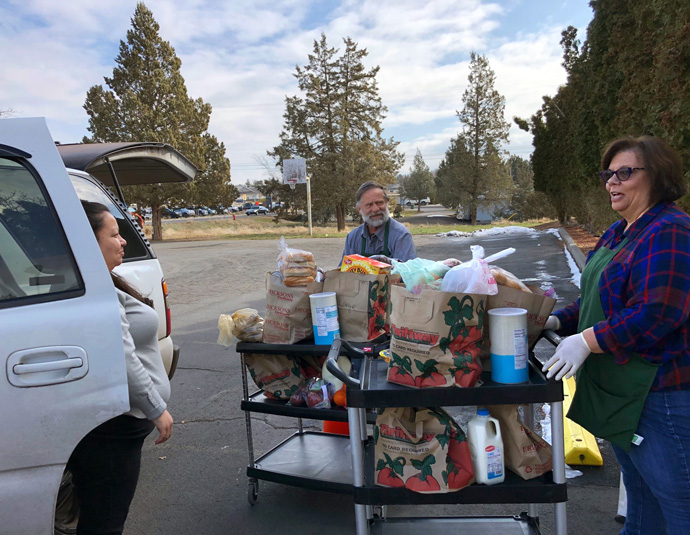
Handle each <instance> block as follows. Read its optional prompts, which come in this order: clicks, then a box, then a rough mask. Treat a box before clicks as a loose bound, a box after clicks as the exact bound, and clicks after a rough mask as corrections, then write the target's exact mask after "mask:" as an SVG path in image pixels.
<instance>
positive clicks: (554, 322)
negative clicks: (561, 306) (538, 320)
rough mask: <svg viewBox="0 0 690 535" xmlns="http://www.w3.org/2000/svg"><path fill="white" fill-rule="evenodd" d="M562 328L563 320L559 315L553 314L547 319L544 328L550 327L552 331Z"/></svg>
mask: <svg viewBox="0 0 690 535" xmlns="http://www.w3.org/2000/svg"><path fill="white" fill-rule="evenodd" d="M560 328H561V320H559V319H558V316H554V315H553V314H551V315H550V316H549V319H547V320H546V323H545V324H544V329H550V330H552V331H557V330H559V329H560Z"/></svg>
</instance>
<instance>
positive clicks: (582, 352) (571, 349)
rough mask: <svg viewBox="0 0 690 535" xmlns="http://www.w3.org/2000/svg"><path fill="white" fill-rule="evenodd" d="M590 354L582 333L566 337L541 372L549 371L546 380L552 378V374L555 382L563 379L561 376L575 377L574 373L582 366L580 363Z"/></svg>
mask: <svg viewBox="0 0 690 535" xmlns="http://www.w3.org/2000/svg"><path fill="white" fill-rule="evenodd" d="M590 353H591V351H590V349H589V346H588V345H587V342H586V341H585V337H584V335H583V334H582V333H578V334H576V335H574V336H568V337H567V338H564V339H563V341H562V342H561V343H560V344H558V347H557V348H556V352H555V353H554V354H553V357H551V358H550V359H549V361H548V362H547V363H546V364H544V366H543V367H542V369H541V371H543V372H545V371H546V370H549V373H547V374H546V377H547V379H550V378H551V377H553V376H554V374H555V375H556V380H557V381H560V380H561V379H563V376H565V378H566V379H569V378H570V377H572V376H573V375H575V372H576V371H577V370H578V368H579V367H580V366H582V363H583V362H584V361H585V360H586V359H587V357H589V354H590ZM549 368H550V369H549Z"/></svg>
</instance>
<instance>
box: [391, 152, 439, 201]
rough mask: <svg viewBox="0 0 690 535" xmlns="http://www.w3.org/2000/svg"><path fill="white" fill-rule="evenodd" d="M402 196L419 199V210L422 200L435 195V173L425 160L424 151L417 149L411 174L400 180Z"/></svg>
mask: <svg viewBox="0 0 690 535" xmlns="http://www.w3.org/2000/svg"><path fill="white" fill-rule="evenodd" d="M399 182H400V196H401V197H405V198H406V199H412V200H415V201H417V211H418V212H419V211H421V209H422V205H421V200H422V199H424V198H425V197H433V196H434V174H433V173H432V172H431V171H430V170H429V166H428V165H427V164H426V163H425V162H424V158H422V153H421V152H420V151H419V149H417V153H416V154H415V157H414V160H413V162H412V169H410V174H409V175H408V176H406V177H403V178H402V179H401V180H400V181H399Z"/></svg>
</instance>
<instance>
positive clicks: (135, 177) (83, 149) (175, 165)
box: [57, 142, 199, 202]
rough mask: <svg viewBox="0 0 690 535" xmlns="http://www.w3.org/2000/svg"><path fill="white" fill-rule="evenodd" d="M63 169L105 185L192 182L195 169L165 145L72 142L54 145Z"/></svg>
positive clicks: (178, 153)
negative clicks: (79, 173)
mask: <svg viewBox="0 0 690 535" xmlns="http://www.w3.org/2000/svg"><path fill="white" fill-rule="evenodd" d="M57 149H58V152H59V153H60V156H61V157H62V161H63V162H64V163H65V167H69V168H71V169H78V170H80V171H86V172H88V173H90V174H92V175H93V176H95V177H96V178H98V179H99V180H100V181H101V182H103V183H104V184H105V185H107V186H114V187H115V189H116V190H117V192H118V195H119V196H120V199H121V200H123V196H122V192H121V191H120V186H141V185H145V184H168V183H171V182H191V181H192V180H193V179H194V177H195V176H196V174H197V173H198V171H199V170H198V169H197V168H196V167H195V166H194V164H193V163H192V162H190V161H189V160H188V159H187V158H185V157H184V156H183V155H182V154H181V153H180V152H178V151H177V150H175V149H174V148H173V147H172V146H170V145H168V144H166V143H152V142H130V143H73V144H65V145H57ZM123 202H124V200H123Z"/></svg>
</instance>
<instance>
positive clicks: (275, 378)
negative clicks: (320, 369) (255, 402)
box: [244, 353, 304, 399]
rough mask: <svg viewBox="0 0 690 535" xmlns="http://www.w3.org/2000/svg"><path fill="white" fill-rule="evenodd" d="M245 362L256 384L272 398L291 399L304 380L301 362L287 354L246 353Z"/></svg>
mask: <svg viewBox="0 0 690 535" xmlns="http://www.w3.org/2000/svg"><path fill="white" fill-rule="evenodd" d="M244 362H245V364H246V365H247V369H248V370H249V375H251V376H252V380H253V381H254V384H255V385H256V386H258V387H259V388H260V389H261V390H263V391H264V395H265V396H266V397H267V398H271V399H290V396H291V395H292V394H294V393H295V392H297V389H298V388H299V386H300V385H301V384H302V383H303V382H304V374H303V371H302V368H301V367H300V366H299V364H298V363H297V362H296V361H294V360H292V359H291V358H289V357H287V356H285V355H263V354H258V353H252V354H246V355H245V356H244Z"/></svg>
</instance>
